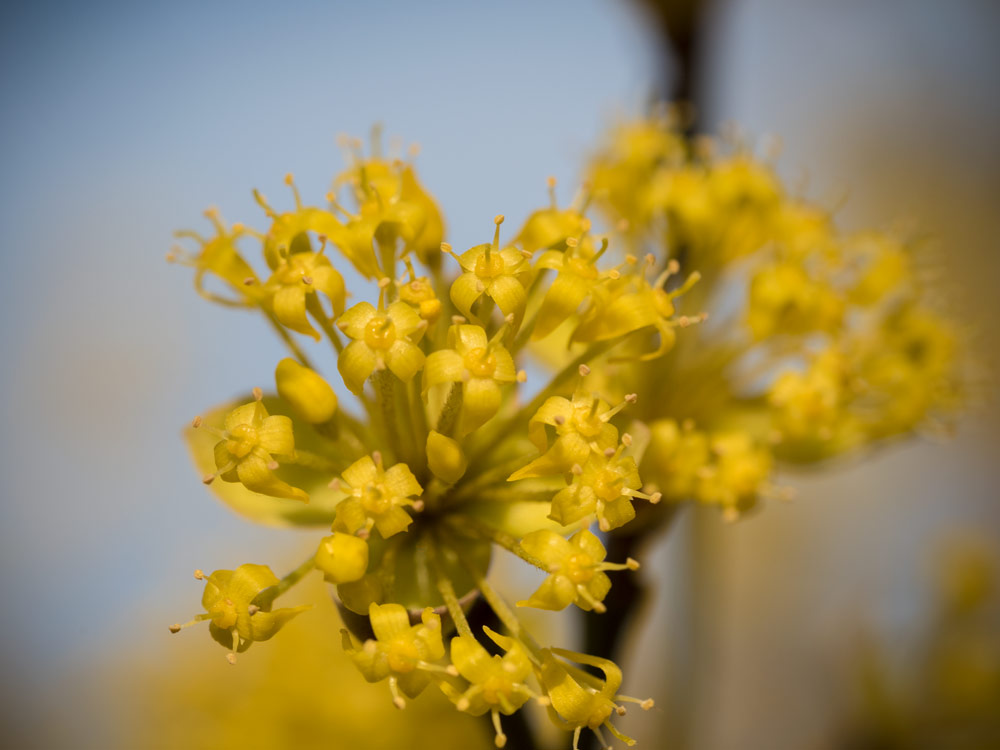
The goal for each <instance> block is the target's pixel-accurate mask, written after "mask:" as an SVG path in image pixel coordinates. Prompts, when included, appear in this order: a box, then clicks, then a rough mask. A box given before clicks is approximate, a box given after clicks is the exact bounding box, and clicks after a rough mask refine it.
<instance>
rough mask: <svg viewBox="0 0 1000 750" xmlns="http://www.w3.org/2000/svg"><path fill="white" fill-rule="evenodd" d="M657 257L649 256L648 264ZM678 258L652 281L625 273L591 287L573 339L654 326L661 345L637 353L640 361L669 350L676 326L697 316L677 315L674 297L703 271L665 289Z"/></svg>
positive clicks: (604, 336)
mask: <svg viewBox="0 0 1000 750" xmlns="http://www.w3.org/2000/svg"><path fill="white" fill-rule="evenodd" d="M652 260H654V259H653V258H652V257H651V256H650V257H649V258H647V264H650V262H651V261H652ZM677 270H678V266H677V264H676V262H671V263H670V264H669V265H668V268H667V270H666V271H664V272H663V273H662V274H661V275H660V276H659V277H658V278H657V279H656V281H655V282H654V283H653V284H652V285H651V284H650V283H649V282H648V281H647V280H646V277H645V276H644V275H643V274H641V273H627V274H623V275H622V276H621V277H620V278H618V279H611V280H609V281H608V282H607V283H605V284H602V285H599V286H594V287H593V288H592V296H591V302H590V304H589V305H588V307H587V309H586V310H585V311H584V313H583V316H582V318H581V320H580V323H579V325H577V327H576V330H575V331H573V337H572V340H573V341H584V342H595V341H609V340H613V339H618V338H621V337H623V336H627V335H628V334H630V333H635V332H637V331H641V330H645V329H648V328H652V329H653V330H655V331H656V332H657V333H659V338H660V343H659V346H658V347H657V348H656V349H654V350H653V351H651V352H646V353H645V354H642V355H640V356H639V357H638V359H639V360H641V361H648V360H651V359H656V358H657V357H661V356H663V355H664V354H666V353H667V352H668V351H669V350H670V349H671V347H673V345H674V341H675V340H676V338H677V336H676V334H675V333H674V328H675V327H676V326H682V327H683V326H687V325H690V324H691V323H692V322H695V320H697V319H698V318H694V319H692V318H688V317H687V316H681V317H679V318H675V317H674V314H675V313H676V309H675V308H674V303H673V301H674V299H676V298H677V297H679V296H681V295H682V294H684V293H685V292H686V291H688V290H689V289H690V288H691V287H692V286H694V285H695V284H696V283H697V282H698V280H699V279H700V278H701V275H700V274H699V273H698V272H697V271H695V272H694V273H692V274H691V275H690V276H688V278H687V280H686V281H685V282H684V283H683V284H682V285H681V286H680V287H678V288H677V289H674V290H672V291H669V292H668V291H666V290H665V289H663V285H664V284H665V283H666V281H667V279H668V278H669V277H670V276H671V275H673V274H675V273H677Z"/></svg>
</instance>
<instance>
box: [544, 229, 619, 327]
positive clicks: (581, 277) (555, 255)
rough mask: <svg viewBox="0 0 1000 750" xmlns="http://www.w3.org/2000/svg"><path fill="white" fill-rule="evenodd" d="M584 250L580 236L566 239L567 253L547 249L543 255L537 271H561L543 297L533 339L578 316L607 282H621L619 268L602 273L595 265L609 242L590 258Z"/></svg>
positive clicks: (605, 241) (603, 244)
mask: <svg viewBox="0 0 1000 750" xmlns="http://www.w3.org/2000/svg"><path fill="white" fill-rule="evenodd" d="M580 247H581V244H580V242H579V240H577V238H576V237H570V238H568V239H566V250H565V252H561V251H559V250H547V251H546V252H544V253H542V254H541V255H540V256H539V258H538V261H537V262H536V263H535V268H536V269H539V268H545V269H550V270H555V271H558V273H557V274H556V278H555V280H554V281H553V282H552V285H551V286H550V287H549V288H548V290H547V291H546V292H545V297H544V298H542V304H541V307H539V309H538V313H537V315H536V316H535V323H534V329H533V330H532V333H531V339H532V340H533V341H537V340H538V339H542V338H545V337H546V336H548V335H549V334H550V333H551V332H552V331H554V330H555V329H556V328H557V327H558V326H559V325H560V324H561V323H562V322H563V321H565V320H566V318H568V317H570V316H571V315H573V314H575V313H576V311H577V310H578V309H579V308H580V305H582V304H583V302H584V301H585V300H586V299H588V298H589V297H590V295H591V293H592V292H593V290H594V288H595V287H596V286H597V285H599V284H600V283H601V282H602V281H604V280H605V279H617V278H619V276H620V275H621V274H620V273H619V271H618V270H617V269H614V268H612V269H609V270H607V271H598V270H597V266H596V265H595V264H596V263H597V261H598V260H599V259H600V258H601V256H602V255H603V254H604V252H605V251H606V250H607V248H608V241H607V240H606V239H605V240H603V241H602V243H601V248H600V250H598V251H597V252H596V253H592V254H590V255H589V256H587V255H585V254H583V253H578V252H577V250H578V249H579V248H580Z"/></svg>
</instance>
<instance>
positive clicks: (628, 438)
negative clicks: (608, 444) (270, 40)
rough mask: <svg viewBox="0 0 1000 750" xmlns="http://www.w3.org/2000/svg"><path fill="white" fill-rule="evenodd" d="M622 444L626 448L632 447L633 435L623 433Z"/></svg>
mask: <svg viewBox="0 0 1000 750" xmlns="http://www.w3.org/2000/svg"><path fill="white" fill-rule="evenodd" d="M622 444H623V445H624V446H625V447H626V448H631V447H632V436H631V435H629V434H628V433H627V432H626V433H625V434H624V435H622Z"/></svg>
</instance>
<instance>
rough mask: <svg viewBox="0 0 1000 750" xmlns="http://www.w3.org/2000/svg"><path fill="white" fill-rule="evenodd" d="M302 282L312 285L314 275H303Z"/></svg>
mask: <svg viewBox="0 0 1000 750" xmlns="http://www.w3.org/2000/svg"><path fill="white" fill-rule="evenodd" d="M302 283H303V284H308V285H310V286H311V285H312V283H313V279H312V276H303V277H302Z"/></svg>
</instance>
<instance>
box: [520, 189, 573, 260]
mask: <svg viewBox="0 0 1000 750" xmlns="http://www.w3.org/2000/svg"><path fill="white" fill-rule="evenodd" d="M548 185H549V207H548V208H543V209H540V210H538V211H535V212H533V213H532V214H531V215H530V216H529V217H528V218H527V220H526V221H525V222H524V226H522V227H521V231H520V232H518V233H517V236H516V237H515V238H514V244H515V245H517V246H518V247H520V248H522V249H524V250H526V251H527V252H529V253H531V254H532V255H533V254H534V253H535V252H537V251H538V250H547V249H549V248H559V249H562V248H560V247H559V246H560V245H563V246H565V243H566V241H567V240H568V239H571V238H572V239H575V238H576V237H578V236H579V235H581V234H583V233H584V232H586V231H588V230H589V229H590V220H589V219H587V218H586V217H585V216H584V215H583V211H584V209H585V206H584V205H581V206H579V207H574V208H568V209H565V210H560V209H559V206H558V205H557V203H556V178H555V177H549V179H548Z"/></svg>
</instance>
